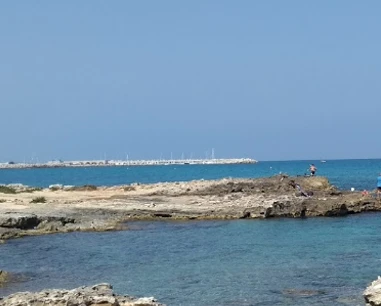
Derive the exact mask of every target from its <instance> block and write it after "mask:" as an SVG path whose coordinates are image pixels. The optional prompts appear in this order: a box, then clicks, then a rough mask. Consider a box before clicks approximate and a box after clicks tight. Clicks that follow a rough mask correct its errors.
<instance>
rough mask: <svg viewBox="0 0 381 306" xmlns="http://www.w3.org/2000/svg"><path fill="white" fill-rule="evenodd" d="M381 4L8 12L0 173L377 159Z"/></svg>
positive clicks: (134, 4) (2, 54)
mask: <svg viewBox="0 0 381 306" xmlns="http://www.w3.org/2000/svg"><path fill="white" fill-rule="evenodd" d="M380 14H381V2H380V1H376V0H374V1H351V0H341V1H340V0H336V1H331V0H325V1H305V0H300V1H292V0H291V1H281V0H279V1H271V0H270V1H267V0H266V1H251V0H247V1H244V0H240V1H221V0H215V1H204V0H202V1H201V0H197V1H177V0H173V1H165V0H162V1H144V0H142V1H140V0H139V1H116V0H115V1H97V0H91V1H90V0H88V1H73V0H72V1H6V2H2V3H1V4H0V39H1V41H0V46H1V47H0V58H1V68H0V101H1V102H0V103H1V105H0V106H1V120H0V128H1V133H2V137H1V146H0V160H1V161H8V160H16V161H22V160H23V159H24V158H26V160H27V161H29V160H30V159H31V157H33V156H34V157H38V158H39V160H50V159H58V158H60V159H64V160H69V159H98V158H100V157H104V155H105V154H106V157H107V158H109V159H111V158H125V156H126V154H127V153H128V154H129V157H130V158H132V159H135V158H159V157H160V155H162V157H169V156H170V152H173V155H174V157H180V156H181V153H182V152H184V153H185V154H186V156H188V155H189V154H190V153H191V152H193V156H205V151H206V150H209V151H210V150H211V148H215V152H216V156H217V157H246V156H247V157H252V158H255V159H259V160H286V159H330V158H377V157H381V141H380V130H379V127H380V124H381V120H380V116H381V86H380V80H381V39H380V30H381V18H380Z"/></svg>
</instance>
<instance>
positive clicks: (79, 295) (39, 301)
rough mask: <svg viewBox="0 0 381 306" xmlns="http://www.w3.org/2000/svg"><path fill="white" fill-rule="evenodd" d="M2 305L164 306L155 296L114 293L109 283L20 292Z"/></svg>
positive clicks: (3, 299)
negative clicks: (145, 296) (68, 288)
mask: <svg viewBox="0 0 381 306" xmlns="http://www.w3.org/2000/svg"><path fill="white" fill-rule="evenodd" d="M0 305H2V306H24V305H25V306H40V305H56V306H61V305H70V306H83V305H92V306H96V305H99V306H138V305H139V306H164V305H163V304H160V303H159V302H157V300H156V299H154V298H153V297H149V298H135V297H131V296H127V295H126V296H122V295H116V294H114V292H113V290H112V286H111V285H109V284H99V285H95V286H92V287H80V288H76V289H73V290H59V289H51V290H44V291H41V292H19V293H15V294H12V295H9V296H7V297H4V298H0Z"/></svg>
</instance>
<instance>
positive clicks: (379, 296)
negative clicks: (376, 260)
mask: <svg viewBox="0 0 381 306" xmlns="http://www.w3.org/2000/svg"><path fill="white" fill-rule="evenodd" d="M363 296H364V298H365V302H366V305H367V306H381V277H380V276H379V277H378V279H377V280H375V281H373V282H372V283H371V284H370V285H369V287H367V288H366V289H365V291H364V293H363Z"/></svg>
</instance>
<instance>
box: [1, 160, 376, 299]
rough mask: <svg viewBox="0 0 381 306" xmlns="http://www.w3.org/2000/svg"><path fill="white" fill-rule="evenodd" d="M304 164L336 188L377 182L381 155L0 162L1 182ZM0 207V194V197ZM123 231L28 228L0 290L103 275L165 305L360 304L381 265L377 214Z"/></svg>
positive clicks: (68, 283) (12, 251)
mask: <svg viewBox="0 0 381 306" xmlns="http://www.w3.org/2000/svg"><path fill="white" fill-rule="evenodd" d="M310 163H315V165H316V166H317V167H318V172H317V174H318V175H322V176H326V177H328V178H329V180H330V181H331V182H332V183H333V184H335V185H336V186H337V187H338V188H341V189H350V188H355V189H358V190H362V189H368V190H372V189H374V188H375V181H376V178H377V176H378V174H379V172H381V160H338V161H331V160H327V161H326V162H325V163H321V162H320V161H290V162H259V163H257V164H253V165H181V166H145V167H143V166H142V167H110V168H107V167H102V168H101V167H99V168H61V169H59V168H58V169H57V168H54V169H18V170H0V182H1V183H23V184H27V185H31V186H42V187H44V186H48V185H49V184H54V183H61V184H68V185H84V184H94V185H119V184H130V183H136V182H140V183H154V182H160V181H189V180H194V179H218V178H222V177H264V176H272V175H275V174H279V173H285V174H289V175H304V174H305V173H307V169H308V166H309V164H310ZM0 205H1V204H0ZM127 226H128V228H129V230H126V231H117V232H105V233H69V234H55V235H47V236H39V237H25V238H22V239H15V240H10V241H7V242H6V243H5V244H2V245H0V269H3V270H6V271H10V272H13V273H15V275H16V276H17V277H16V280H17V281H15V282H13V283H9V284H7V285H5V286H3V287H0V296H5V295H8V294H11V293H14V292H18V291H36V290H42V289H44V288H67V289H70V288H75V287H79V286H83V285H93V284H97V283H102V282H108V283H111V284H112V285H113V286H114V290H115V292H117V293H119V294H129V295H134V296H154V297H156V298H157V299H158V300H159V301H161V302H162V303H165V304H167V305H183V306H193V305H201V306H203V305H205V306H207V305H210V306H217V305H229V306H232V305H237V306H238V305H240V306H248V305H258V306H259V305H261V306H265V305H302V306H304V305H312V306H315V305H316V306H317V305H327V306H336V305H337V306H339V305H342V306H343V305H349V306H357V305H364V304H365V303H364V300H363V298H362V292H363V291H364V289H365V288H366V287H367V286H368V285H369V283H370V282H371V281H373V280H374V279H376V278H377V276H378V275H381V214H380V213H363V214H359V215H350V216H347V217H334V218H323V217H320V218H307V219H271V220H229V221H187V222H179V221H172V222H170V221H167V222H162V221H156V222H129V223H127Z"/></svg>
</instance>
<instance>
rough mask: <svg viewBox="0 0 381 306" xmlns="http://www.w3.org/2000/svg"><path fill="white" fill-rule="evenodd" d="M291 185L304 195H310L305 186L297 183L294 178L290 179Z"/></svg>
mask: <svg viewBox="0 0 381 306" xmlns="http://www.w3.org/2000/svg"><path fill="white" fill-rule="evenodd" d="M290 185H291V186H292V187H294V188H295V189H296V190H298V191H299V192H300V194H301V195H302V196H304V197H307V198H309V197H310V195H309V194H308V193H307V192H305V191H304V190H303V188H302V187H301V186H300V185H299V184H297V183H296V182H295V181H294V180H291V181H290Z"/></svg>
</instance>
